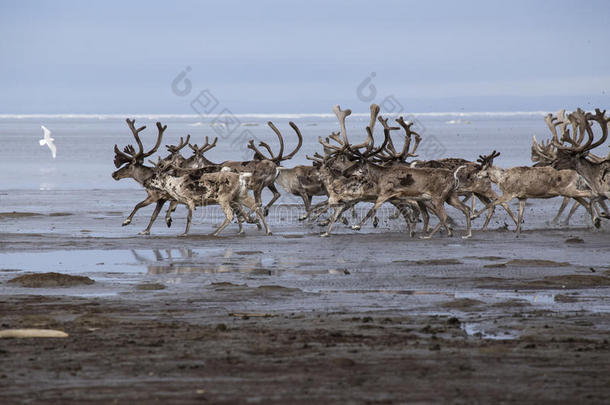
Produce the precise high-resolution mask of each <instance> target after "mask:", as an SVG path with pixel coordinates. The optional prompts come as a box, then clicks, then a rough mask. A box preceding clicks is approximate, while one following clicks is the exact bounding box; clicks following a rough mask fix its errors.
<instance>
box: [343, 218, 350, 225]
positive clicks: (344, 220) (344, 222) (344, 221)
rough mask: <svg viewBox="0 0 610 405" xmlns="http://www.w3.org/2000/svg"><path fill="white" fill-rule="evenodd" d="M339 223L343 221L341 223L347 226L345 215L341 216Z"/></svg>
mask: <svg viewBox="0 0 610 405" xmlns="http://www.w3.org/2000/svg"><path fill="white" fill-rule="evenodd" d="M341 223H343V225H345V226H348V225H349V222H347V219H345V217H341Z"/></svg>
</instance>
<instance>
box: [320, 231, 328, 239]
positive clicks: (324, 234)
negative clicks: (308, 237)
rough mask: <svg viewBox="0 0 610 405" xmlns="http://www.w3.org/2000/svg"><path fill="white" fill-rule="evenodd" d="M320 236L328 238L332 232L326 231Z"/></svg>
mask: <svg viewBox="0 0 610 405" xmlns="http://www.w3.org/2000/svg"><path fill="white" fill-rule="evenodd" d="M320 236H321V237H323V238H328V237H329V236H330V233H328V232H324V233H322V234H320Z"/></svg>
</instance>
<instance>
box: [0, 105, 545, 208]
mask: <svg viewBox="0 0 610 405" xmlns="http://www.w3.org/2000/svg"><path fill="white" fill-rule="evenodd" d="M406 117H407V118H408V119H410V120H417V122H416V125H415V127H416V128H417V129H418V131H419V132H420V134H421V135H422V137H423V139H424V141H423V142H422V144H421V146H420V148H419V150H418V152H419V156H420V158H421V159H435V158H441V157H449V156H453V157H455V156H460V157H464V158H466V159H472V160H476V158H477V157H478V156H479V155H481V154H488V153H490V152H491V151H492V150H493V149H496V150H498V151H500V152H501V153H502V156H500V157H499V158H498V159H497V162H496V163H497V164H498V165H499V166H503V167H510V166H516V165H529V164H530V157H529V156H530V146H531V138H532V135H534V134H536V135H537V138H538V139H539V140H540V139H545V138H548V136H549V135H548V132H549V131H548V129H547V128H546V125H545V123H544V120H543V117H544V113H543V112H527V113H425V114H415V115H407V116H406ZM125 118H126V116H125V117H123V116H119V115H99V116H98V115H89V116H82V115H81V116H45V115H39V116H19V115H0V141H1V142H2V148H0V176H1V177H0V192H2V191H3V190H10V189H28V190H32V189H33V190H65V189H85V190H86V189H117V188H122V189H125V188H134V189H135V188H138V185H137V184H135V182H133V181H132V180H122V181H120V182H115V181H114V180H113V179H112V178H111V177H110V174H111V173H112V171H113V170H114V166H113V163H112V160H113V157H114V152H113V146H114V145H115V144H118V145H119V147H121V149H122V148H123V147H124V146H125V145H127V144H134V145H135V142H134V139H133V136H132V135H131V132H130V131H129V129H128V127H127V125H126V124H125ZM135 118H136V125H137V126H140V125H146V127H147V128H146V130H145V131H144V133H143V134H142V136H141V138H142V141H143V143H144V147H145V148H150V147H152V145H153V144H154V142H155V140H156V132H157V129H156V127H155V122H156V121H161V122H162V123H163V124H164V125H167V130H166V132H165V136H164V138H163V143H162V145H166V144H173V143H177V142H178V140H179V138H180V137H181V136H186V135H187V134H191V143H196V144H199V145H201V144H202V143H203V142H204V138H205V136H209V137H210V138H213V137H216V136H218V137H219V140H218V146H217V147H216V148H215V149H213V150H212V151H210V152H209V153H208V154H207V156H208V157H209V158H210V159H211V160H213V161H218V162H221V161H224V160H229V159H231V160H245V159H249V158H250V157H251V156H252V153H251V151H250V150H249V149H247V148H246V145H247V141H248V139H252V138H253V139H256V140H259V141H260V140H262V141H266V142H267V143H269V144H270V145H271V146H272V148H273V150H274V151H275V152H277V150H278V148H279V145H278V143H277V138H276V136H275V134H274V133H273V131H271V129H270V128H269V127H268V126H267V124H266V123H267V121H272V122H274V123H275V124H276V126H277V127H278V128H279V129H280V130H281V131H282V133H283V134H284V139H285V142H286V152H285V153H288V152H289V151H291V150H292V148H294V146H295V145H296V136H295V134H294V132H293V131H292V129H291V128H290V127H289V126H288V122H289V121H294V122H295V123H296V124H297V125H298V126H299V128H300V129H301V132H302V134H303V137H304V142H303V147H302V149H301V150H300V151H299V153H298V154H297V155H296V156H295V158H294V159H292V160H291V161H288V162H285V165H286V166H287V167H291V166H293V165H297V164H307V163H308V162H309V161H308V160H307V159H306V158H305V156H306V155H312V154H313V153H314V152H316V151H320V150H321V146H320V145H319V143H318V137H320V136H322V137H326V136H328V135H329V134H330V133H331V132H332V131H338V129H339V128H338V124H337V120H336V118H335V117H334V116H333V115H332V114H310V115H307V114H294V115H289V114H283V115H273V114H271V115H260V114H258V115H239V116H236V119H237V120H238V121H239V124H236V125H230V126H221V125H218V124H216V123H214V122H213V121H214V118H202V117H199V116H195V115H193V116H175V115H167V116H164V115H158V116H154V115H150V116H135ZM367 123H368V116H367V115H366V114H354V115H353V116H350V117H349V118H348V120H347V124H348V135H349V137H350V141H352V142H354V143H356V142H362V140H363V139H364V137H365V131H364V128H365V126H366V125H367ZM41 125H45V126H46V127H47V128H49V129H50V130H51V131H52V136H53V137H54V138H55V144H56V146H57V158H56V159H55V160H53V159H52V158H51V153H50V151H49V149H48V148H47V147H46V146H44V147H41V146H40V145H39V144H38V140H39V139H41V138H42V130H41V129H40V126H41ZM401 133H402V131H396V132H394V138H395V139H401V138H402V135H401ZM376 139H377V141H381V140H382V131H381V129H380V125H379V124H378V125H377V128H376ZM399 142H400V141H399ZM186 152H188V153H190V150H188V149H187V150H186ZM159 153H160V154H161V155H163V156H164V155H165V154H166V153H165V147H164V146H161V147H160V148H159ZM153 157H156V156H153ZM0 197H1V196H0Z"/></svg>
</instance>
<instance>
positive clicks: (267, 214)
mask: <svg viewBox="0 0 610 405" xmlns="http://www.w3.org/2000/svg"><path fill="white" fill-rule="evenodd" d="M263 215H264V216H266V217H268V216H269V208H267V207H265V209H264V210H263Z"/></svg>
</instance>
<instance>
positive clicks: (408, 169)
mask: <svg viewBox="0 0 610 405" xmlns="http://www.w3.org/2000/svg"><path fill="white" fill-rule="evenodd" d="M333 111H334V113H335V115H336V116H337V118H338V121H339V127H340V130H339V131H338V132H333V133H331V134H330V135H329V136H328V137H326V138H322V137H320V138H319V139H318V141H319V143H320V145H321V146H322V150H321V152H316V153H315V154H314V155H313V156H307V158H308V159H309V160H311V161H312V162H313V163H312V165H310V166H307V165H302V166H296V167H294V168H285V167H282V166H281V164H282V162H284V161H286V160H289V159H291V158H292V157H294V156H295V155H296V153H297V152H298V151H299V150H300V148H301V146H302V143H303V136H302V134H301V131H300V129H299V128H298V127H297V125H296V124H294V123H293V122H290V126H291V127H292V129H293V130H294V132H295V133H296V136H297V139H298V143H297V146H296V147H295V149H294V150H293V151H292V152H290V153H289V154H286V155H284V139H283V136H282V134H281V132H280V131H279V130H278V129H277V128H276V127H275V125H274V124H273V123H272V122H268V125H269V127H270V128H271V129H272V130H273V131H274V132H275V134H276V135H277V137H278V140H279V145H280V146H279V150H278V153H277V155H275V154H274V153H273V151H272V149H271V147H270V146H269V145H268V144H267V143H265V142H260V143H259V145H258V147H257V146H256V145H255V144H254V141H252V140H251V141H250V142H249V144H248V148H249V149H251V150H252V151H253V156H252V159H251V160H247V161H225V162H222V163H215V162H213V161H211V160H209V159H208V158H206V157H205V153H206V152H208V151H210V150H211V149H213V148H214V147H215V146H216V143H217V139H214V140H213V141H212V143H210V142H209V138H208V137H206V138H205V144H203V146H201V147H200V146H198V145H196V144H190V143H189V141H190V135H188V136H187V137H186V139H183V138H180V143H179V144H178V145H167V146H166V147H167V151H168V153H169V154H168V155H167V156H166V157H164V158H161V157H158V158H157V160H156V161H154V160H149V161H148V162H149V163H150V165H146V158H148V157H150V156H151V155H153V154H154V153H155V152H156V151H157V149H159V146H160V145H161V141H162V137H163V132H164V131H165V130H166V128H167V127H166V126H162V125H161V124H160V123H157V124H156V126H157V131H158V133H157V140H156V143H155V145H154V146H153V147H152V148H151V149H150V150H149V151H147V152H144V146H143V144H142V141H141V139H140V133H141V132H142V131H143V130H144V129H145V128H146V127H145V126H143V127H140V128H136V127H135V121H134V120H130V119H127V125H128V126H129V128H130V130H131V132H132V134H133V136H134V138H135V141H136V145H137V150H136V148H135V147H134V146H133V145H127V146H126V147H125V148H124V149H123V150H122V151H121V150H120V149H119V147H118V146H117V145H115V146H114V152H115V158H114V164H115V166H116V168H117V169H118V170H116V171H115V172H114V173H113V174H112V177H113V178H114V179H115V180H120V179H123V178H132V179H134V180H136V181H137V182H138V183H140V184H141V185H142V186H143V187H144V188H145V190H146V193H147V197H146V199H144V200H143V201H141V202H139V203H138V204H136V206H135V207H134V209H133V211H132V212H131V213H130V214H129V216H128V217H127V219H125V221H124V222H123V226H125V225H128V224H130V223H131V221H132V219H133V216H134V215H135V213H136V212H137V211H138V210H139V209H140V208H142V207H145V206H147V205H150V204H152V203H155V204H156V206H155V209H154V211H153V214H152V216H151V218H150V221H149V223H148V226H147V227H146V229H144V230H143V231H142V232H140V234H145V235H147V234H149V233H150V229H151V227H152V225H153V223H154V221H155V220H156V218H157V216H158V214H159V212H160V211H161V209H162V208H163V206H164V204H165V203H166V202H168V201H169V202H170V205H169V208H168V209H167V213H166V216H165V221H166V224H167V226H171V223H172V219H171V214H172V212H173V211H174V210H175V209H176V206H177V205H178V204H182V205H185V206H186V207H187V209H188V215H187V224H186V229H185V231H184V233H183V235H187V234H188V232H189V229H190V225H191V219H192V215H193V211H194V210H195V208H196V207H198V206H207V205H219V206H220V208H221V209H222V211H223V213H224V215H225V220H224V221H223V223H222V224H221V225H220V226H219V228H218V229H217V230H216V231H215V232H214V233H213V235H218V234H219V233H220V232H221V231H222V230H223V229H225V228H226V227H227V226H228V225H229V224H230V223H231V222H232V221H233V220H234V219H236V220H237V222H238V225H239V232H240V233H242V232H243V225H242V224H243V222H246V223H254V224H256V226H257V227H258V228H259V229H260V228H261V227H264V228H265V232H266V233H267V234H268V235H269V234H271V230H270V229H269V226H268V224H267V221H266V217H267V215H268V213H269V208H270V207H271V206H272V205H273V203H274V202H275V201H276V200H277V199H278V198H279V197H280V193H279V191H278V189H277V188H276V184H277V185H279V186H280V187H281V188H282V189H284V190H285V191H286V192H287V193H290V194H293V195H295V196H299V197H301V198H302V199H303V203H304V206H305V214H304V215H303V216H301V217H300V218H299V219H300V220H306V219H308V220H310V221H316V220H319V219H320V217H321V216H322V215H324V214H325V213H329V216H328V218H327V219H326V220H325V221H323V222H321V223H320V224H322V225H323V226H326V227H327V229H326V231H325V232H324V233H322V236H329V235H330V234H331V231H332V229H333V226H334V224H335V223H336V222H337V221H338V220H342V221H344V222H345V223H347V221H346V220H345V218H343V214H344V213H345V211H347V210H349V209H353V207H354V206H355V205H356V204H358V203H360V202H368V203H373V206H372V208H371V209H370V210H369V211H368V212H367V214H366V215H365V216H364V217H363V218H362V220H361V221H360V222H359V223H358V224H355V225H353V226H352V229H354V230H359V229H360V228H361V227H362V225H363V224H364V223H365V222H366V221H368V220H370V219H371V218H373V221H374V224H375V223H376V221H377V217H376V212H377V210H378V209H379V208H380V207H381V206H382V205H383V204H384V203H389V204H392V205H393V206H394V207H396V209H397V213H398V214H397V217H398V216H402V217H403V219H404V220H405V222H406V225H407V228H408V229H409V233H410V235H411V236H414V235H415V234H416V226H417V224H418V223H419V222H422V229H421V237H422V238H430V237H432V236H433V235H434V234H435V233H436V232H438V231H439V229H441V228H444V229H445V230H446V232H447V234H448V235H449V236H451V235H452V234H453V231H452V227H451V224H450V223H451V221H450V218H449V217H448V215H447V212H446V211H445V204H449V205H451V206H453V207H454V208H456V209H457V210H459V211H460V212H462V213H463V214H464V217H465V221H466V232H465V234H464V235H463V236H462V237H463V238H468V237H470V236H471V235H472V233H471V221H472V220H473V219H475V218H477V217H479V216H480V215H481V214H483V213H484V212H486V213H487V217H486V219H485V222H484V224H483V227H482V229H485V228H486V227H487V225H488V224H489V221H490V220H491V218H492V216H493V214H494V210H495V207H496V206H497V205H500V206H502V208H503V209H504V210H506V212H507V213H508V215H509V216H510V217H511V218H512V220H513V221H514V222H515V225H516V231H517V233H519V232H521V224H522V222H523V214H524V208H525V202H526V200H527V199H528V198H543V199H546V198H552V197H559V196H561V197H563V198H564V201H563V204H562V206H561V208H560V210H559V213H558V214H557V216H556V217H555V219H554V220H553V221H555V222H556V221H558V220H559V218H560V216H561V214H562V212H563V210H564V209H565V208H566V206H567V205H568V203H569V202H570V200H572V199H573V200H574V201H575V203H574V206H573V207H572V209H571V211H570V213H569V215H568V218H567V219H566V221H565V222H566V223H567V221H569V219H570V217H571V216H572V214H573V213H574V212H575V210H576V209H577V208H578V207H579V206H583V207H584V208H585V209H586V210H587V212H588V214H589V216H590V217H591V221H592V223H593V225H594V226H595V227H596V228H599V227H600V224H601V220H600V218H605V219H608V218H610V212H609V211H608V207H607V206H606V204H605V202H604V200H606V199H608V198H610V153H609V154H608V156H606V157H601V156H597V155H594V154H592V153H591V151H592V150H593V149H595V148H597V147H598V146H600V145H602V144H604V142H605V141H606V139H607V138H608V125H609V122H610V118H608V117H606V114H605V111H600V110H599V109H596V110H595V112H594V113H592V112H585V111H583V110H581V109H577V110H576V111H574V112H572V113H570V114H566V112H565V110H561V111H559V112H558V113H557V114H556V115H552V114H549V115H547V116H546V117H545V122H546V124H547V125H548V127H549V129H550V132H551V138H550V139H549V140H547V141H543V142H541V143H538V141H537V140H536V138H535V137H534V139H533V145H532V155H531V157H532V161H533V162H535V164H534V165H533V166H531V167H530V166H521V167H513V168H509V169H502V168H499V167H497V166H494V164H493V163H494V159H495V158H496V157H498V156H499V155H500V153H498V152H496V151H493V152H492V153H491V154H489V155H486V156H480V157H479V159H478V160H477V162H471V161H468V160H465V159H461V158H445V159H439V160H429V161H421V160H414V158H416V157H417V155H416V151H417V148H418V146H419V144H420V143H421V141H422V137H421V136H420V135H419V134H418V133H416V132H415V131H414V130H413V129H412V126H413V123H409V122H406V121H404V120H403V118H402V117H400V118H398V119H396V120H395V121H396V123H397V124H398V125H399V126H391V125H390V124H389V123H388V121H389V119H388V118H383V117H381V116H379V106H377V105H375V104H373V105H371V108H370V111H371V116H370V122H369V125H368V126H367V127H366V128H365V134H366V137H365V140H364V142H362V143H360V144H352V143H350V141H349V139H348V136H347V130H346V125H345V121H346V118H347V117H348V116H349V115H350V114H351V111H350V110H348V109H347V110H342V109H341V108H340V107H339V106H335V107H334V108H333ZM376 122H379V123H380V124H381V126H382V127H383V140H382V141H381V142H379V141H377V142H376V141H375V138H374V129H375V124H376ZM401 129H402V131H403V132H404V135H403V136H402V137H401V138H403V140H402V145H400V144H399V143H396V144H395V142H394V139H395V138H394V137H395V135H393V131H399V130H401ZM596 137H598V139H597V140H596V139H595V138H596ZM187 145H188V146H189V148H190V149H191V150H192V152H193V154H192V155H191V156H190V157H188V158H185V157H184V156H182V154H181V151H183V150H184V149H185V147H186V146H187ZM259 148H261V149H259ZM263 149H264V151H263ZM265 152H266V153H265ZM492 183H494V184H496V185H497V188H498V189H499V190H500V191H501V195H499V194H498V193H497V192H496V191H494V187H493V186H492ZM265 188H268V189H269V190H270V191H271V192H272V193H273V198H272V199H271V200H270V201H269V202H268V203H267V204H266V205H265V206H264V207H263V203H262V191H263V190H264V189H265ZM314 196H325V197H326V199H325V200H324V201H323V202H320V203H318V204H316V205H312V198H313V197H314ZM515 198H517V199H518V200H519V212H518V216H515V215H514V213H513V212H512V211H511V209H510V207H509V206H508V202H510V201H511V200H513V199H515ZM468 199H472V201H471V204H472V205H471V207H469V206H468V205H466V204H465V202H467V200H468ZM475 199H478V200H479V201H480V202H482V203H483V204H484V207H483V208H482V209H480V210H478V211H477V210H475ZM430 213H431V214H433V215H434V216H435V217H436V218H437V219H438V223H437V224H436V226H434V227H433V228H431V227H430V226H429V222H430ZM420 218H421V219H420ZM261 223H262V226H261Z"/></svg>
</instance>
